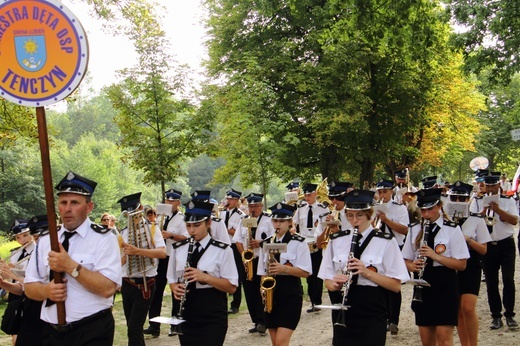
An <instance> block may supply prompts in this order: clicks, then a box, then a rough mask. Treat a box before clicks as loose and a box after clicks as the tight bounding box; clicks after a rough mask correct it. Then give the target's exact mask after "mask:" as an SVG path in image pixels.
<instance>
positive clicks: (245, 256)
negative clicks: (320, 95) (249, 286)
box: [242, 217, 258, 281]
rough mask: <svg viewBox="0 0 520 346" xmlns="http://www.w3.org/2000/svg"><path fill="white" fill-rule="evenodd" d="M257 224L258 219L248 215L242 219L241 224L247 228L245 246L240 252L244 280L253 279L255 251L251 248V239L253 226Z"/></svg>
mask: <svg viewBox="0 0 520 346" xmlns="http://www.w3.org/2000/svg"><path fill="white" fill-rule="evenodd" d="M257 225H258V219H257V218H254V217H249V218H245V219H242V226H243V227H246V228H247V239H246V240H247V248H246V249H245V250H244V251H243V252H242V262H243V263H244V269H245V271H246V280H247V281H253V276H254V268H253V259H254V258H255V252H254V250H253V249H252V248H251V245H250V244H251V241H252V240H253V230H252V229H253V228H256V227H257Z"/></svg>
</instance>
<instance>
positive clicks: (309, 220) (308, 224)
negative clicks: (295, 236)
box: [307, 205, 314, 228]
mask: <svg viewBox="0 0 520 346" xmlns="http://www.w3.org/2000/svg"><path fill="white" fill-rule="evenodd" d="M312 219H313V215H312V205H309V213H308V214H307V228H314V227H313V222H312V221H313V220H312Z"/></svg>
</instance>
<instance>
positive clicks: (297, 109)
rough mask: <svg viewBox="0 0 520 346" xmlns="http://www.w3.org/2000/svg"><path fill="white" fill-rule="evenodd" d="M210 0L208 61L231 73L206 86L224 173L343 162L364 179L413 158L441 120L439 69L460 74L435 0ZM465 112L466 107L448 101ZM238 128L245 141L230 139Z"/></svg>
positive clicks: (334, 167)
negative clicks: (437, 115) (436, 111)
mask: <svg viewBox="0 0 520 346" xmlns="http://www.w3.org/2000/svg"><path fill="white" fill-rule="evenodd" d="M206 5H207V6H208V9H209V13H210V17H209V19H208V22H207V24H208V27H209V33H210V36H211V40H210V41H209V42H208V46H209V55H210V60H209V62H208V70H209V72H210V74H211V75H212V76H214V77H219V78H221V79H225V80H226V85H222V84H221V83H219V84H218V85H215V86H212V87H208V88H206V89H205V95H206V97H207V99H208V100H207V101H206V102H207V104H209V105H210V106H208V109H210V110H211V112H212V113H213V114H217V118H218V119H219V128H218V133H219V135H220V137H219V138H217V141H216V148H218V149H219V150H218V151H217V152H218V153H219V154H220V153H222V155H223V156H224V157H225V159H226V165H225V166H224V167H222V168H221V169H220V170H219V171H217V174H216V179H217V180H218V181H223V179H225V178H226V177H227V178H229V177H230V176H231V173H232V172H235V171H236V170H237V169H238V170H239V171H240V173H241V174H242V175H244V174H246V172H244V170H246V169H247V176H248V177H242V181H244V182H245V183H246V182H247V181H248V179H250V181H251V182H253V181H256V182H259V181H262V178H263V177H266V178H268V179H272V177H273V176H279V177H283V178H284V179H286V180H288V179H291V178H292V177H294V176H299V177H301V178H302V179H303V180H313V181H316V179H321V178H324V177H328V178H329V179H330V180H334V179H338V178H341V177H342V176H344V175H345V172H348V173H349V175H351V176H352V175H354V176H357V177H358V178H359V182H360V183H361V182H362V181H364V180H369V181H371V180H372V178H373V175H374V172H375V171H376V169H377V168H378V167H384V168H385V169H386V171H387V172H388V173H391V172H392V171H393V170H395V169H396V168H399V167H403V166H409V165H411V164H413V163H415V162H417V160H418V158H419V157H420V156H421V155H422V149H423V141H424V134H425V131H427V130H428V128H429V127H431V126H432V125H434V124H433V118H434V116H433V114H431V113H429V109H431V108H432V104H434V103H435V102H436V99H437V98H438V97H439V96H440V97H445V94H443V93H447V92H451V90H446V89H440V88H438V86H437V84H436V83H438V82H439V80H441V77H440V76H442V77H443V78H444V79H446V78H447V80H448V82H447V83H449V81H450V80H451V79H455V78H459V77H460V73H459V71H457V70H455V69H454V70H451V72H452V74H451V75H450V74H446V73H443V71H442V67H443V65H444V63H445V62H446V61H450V60H451V59H454V54H453V52H451V51H450V49H449V46H448V33H449V27H448V26H447V24H446V23H445V22H444V20H443V18H442V16H441V14H442V11H441V10H440V9H439V8H438V7H436V5H435V3H432V2H431V1H404V2H388V1H381V0H363V1H356V0H351V1H327V2H323V1H319V0H306V1H290V0H278V1H260V2H258V1H241V2H239V3H237V2H236V1H232V0H207V1H206ZM461 92H462V94H460V95H459V96H460V97H466V96H471V95H473V91H472V90H467V89H466V90H461ZM449 106H453V104H450V105H446V106H445V107H449ZM203 107H204V104H203ZM438 108H442V107H441V106H438ZM477 109H478V107H477ZM473 111H476V109H473ZM457 113H464V114H465V115H467V112H466V111H460V110H459V109H454V110H453V111H452V112H449V111H448V109H447V108H444V109H442V112H441V114H444V116H445V117H452V116H453V114H457ZM237 132H238V133H240V134H241V136H240V141H239V142H240V143H239V144H236V143H232V142H231V139H232V134H233V133H235V134H236V133H237ZM439 140H442V138H439ZM239 146H240V148H239ZM242 154H243V155H242ZM243 156H245V159H244V157H243ZM257 167H259V168H260V169H257ZM317 176H320V177H319V178H316V177H317Z"/></svg>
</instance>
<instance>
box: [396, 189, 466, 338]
mask: <svg viewBox="0 0 520 346" xmlns="http://www.w3.org/2000/svg"><path fill="white" fill-rule="evenodd" d="M441 192H442V189H440V188H432V189H423V190H419V191H417V192H416V195H417V206H418V207H419V208H420V209H421V215H422V218H423V222H421V223H417V224H416V225H413V226H412V227H411V228H410V231H409V232H408V236H407V237H406V241H405V243H404V248H403V257H404V259H405V262H406V266H407V267H408V270H409V271H410V272H413V273H420V272H422V279H423V280H425V281H426V282H428V284H430V285H431V286H430V287H425V286H416V287H414V300H413V301H412V310H413V311H414V312H415V324H416V325H418V326H419V334H420V336H421V341H422V344H423V345H432V346H433V345H453V329H454V326H456V325H457V321H458V309H459V298H460V297H459V290H458V284H457V270H459V271H460V270H464V269H465V268H466V260H467V259H468V258H469V252H468V247H467V245H466V241H465V240H464V235H463V233H462V230H461V229H460V227H459V226H458V225H457V224H456V223H454V222H452V221H450V220H447V219H445V218H444V217H443V211H442V202H441ZM428 221H429V222H428ZM425 224H426V225H425ZM424 234H427V236H424ZM421 269H423V270H422V271H421ZM418 292H420V295H419V293H418Z"/></svg>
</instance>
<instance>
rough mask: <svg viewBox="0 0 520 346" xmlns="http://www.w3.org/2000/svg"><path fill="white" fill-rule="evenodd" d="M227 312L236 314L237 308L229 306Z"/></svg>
mask: <svg viewBox="0 0 520 346" xmlns="http://www.w3.org/2000/svg"><path fill="white" fill-rule="evenodd" d="M227 313H228V314H236V313H238V309H237V308H231V309H229V310H228V311H227Z"/></svg>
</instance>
